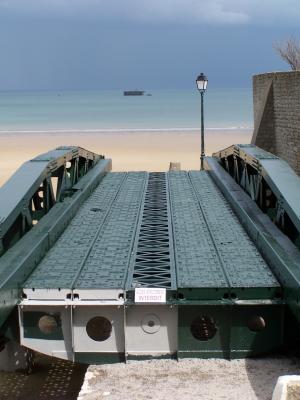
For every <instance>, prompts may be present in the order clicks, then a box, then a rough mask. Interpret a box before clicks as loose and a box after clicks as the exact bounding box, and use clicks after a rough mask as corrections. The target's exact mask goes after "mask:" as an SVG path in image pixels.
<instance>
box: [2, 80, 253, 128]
mask: <svg viewBox="0 0 300 400" xmlns="http://www.w3.org/2000/svg"><path fill="white" fill-rule="evenodd" d="M127 89H128V88H127ZM200 105H201V97H200V94H199V93H198V92H197V90H149V91H146V93H145V95H144V96H124V95H123V91H121V90H110V91H104V90H102V91H58V90H57V91H36V92H16V91H7V92H5V91H1V92H0V134H7V133H26V132H35V131H36V132H44V133H50V134H51V133H52V132H53V133H54V132H73V131H76V132H83V133H84V132H93V131H95V132H107V133H109V132H124V133H125V132H127V131H130V132H132V131H136V132H139V131H183V132H185V131H186V132H188V131H194V130H199V127H200V121H201V113H200ZM204 121H205V129H206V130H224V131H226V130H239V131H240V130H250V129H252V126H253V116H252V91H251V89H250V88H242V89H241V88H236V89H234V88H230V89H216V88H211V89H208V90H207V91H206V93H205V95H204Z"/></svg>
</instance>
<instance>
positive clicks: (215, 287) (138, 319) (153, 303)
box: [0, 145, 300, 363]
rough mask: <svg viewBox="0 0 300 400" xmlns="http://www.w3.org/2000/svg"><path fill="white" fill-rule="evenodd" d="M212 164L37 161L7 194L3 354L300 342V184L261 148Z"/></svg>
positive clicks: (151, 353) (231, 351) (147, 354)
mask: <svg viewBox="0 0 300 400" xmlns="http://www.w3.org/2000/svg"><path fill="white" fill-rule="evenodd" d="M204 164H205V170H202V171H169V172H150V173H148V172H110V171H111V160H107V159H105V158H104V157H103V156H99V155H96V154H93V153H91V152H88V151H86V150H83V149H81V148H77V147H60V148H58V149H56V150H54V151H51V152H49V153H46V154H43V155H41V156H38V157H37V158H35V159H33V160H31V161H28V162H27V163H25V164H24V165H23V166H22V167H21V168H20V169H19V170H18V171H17V172H16V173H15V174H14V175H13V176H12V178H11V179H10V180H8V181H7V183H6V184H5V185H4V186H3V187H2V188H1V189H0V252H1V253H0V254H1V257H0V326H1V327H2V342H1V343H2V349H5V346H6V345H7V341H8V340H9V339H10V340H14V341H19V342H20V344H21V345H22V346H25V348H28V349H31V350H34V351H38V352H41V353H45V354H48V355H52V356H55V357H59V358H63V359H68V360H73V361H79V362H86V363H104V362H114V361H126V360H127V359H136V358H152V357H155V358H158V357H174V358H178V359H180V358H184V357H199V358H208V357H216V358H227V359H231V358H243V357H248V356H252V355H258V354H264V353H267V352H270V351H272V350H274V349H277V348H279V347H281V346H282V345H285V344H287V343H290V344H293V343H296V340H297V337H299V333H300V328H299V322H300V306H299V299H300V251H299V248H300V178H299V177H298V176H297V175H296V174H295V173H294V172H293V171H292V170H291V168H290V167H289V166H288V165H287V163H286V162H284V161H283V160H281V159H279V158H278V157H275V156H273V155H272V154H270V153H267V152H265V151H263V150H261V149H259V148H257V147H255V146H253V145H235V146H232V147H230V148H228V149H226V150H223V151H220V152H218V153H216V154H214V155H213V157H206V158H205V163H204ZM16 332H17V333H16ZM18 332H19V335H18Z"/></svg>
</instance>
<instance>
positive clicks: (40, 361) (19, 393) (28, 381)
mask: <svg viewBox="0 0 300 400" xmlns="http://www.w3.org/2000/svg"><path fill="white" fill-rule="evenodd" d="M87 367H88V366H87V365H84V364H75V363H72V362H70V361H64V360H60V359H57V358H51V357H47V356H44V355H41V354H37V355H36V360H35V367H34V370H33V373H31V374H30V375H28V374H26V373H24V372H0V400H6V399H9V400H23V399H24V400H25V399H26V400H28V399H30V400H46V399H47V400H48V399H53V400H58V399H60V400H74V399H77V396H78V393H79V391H80V388H81V385H82V383H83V380H84V376H85V372H86V370H87Z"/></svg>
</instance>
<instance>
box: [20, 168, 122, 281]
mask: <svg viewBox="0 0 300 400" xmlns="http://www.w3.org/2000/svg"><path fill="white" fill-rule="evenodd" d="M125 176H126V174H125V173H110V174H108V175H107V176H106V177H105V178H104V179H103V181H102V182H101V184H100V185H99V186H98V187H97V188H96V190H95V191H94V192H93V193H92V195H91V196H90V197H89V198H88V200H86V202H85V203H84V204H83V206H82V207H81V208H80V210H79V211H78V213H77V214H76V216H75V217H74V218H73V220H72V221H71V223H70V225H69V226H68V228H67V229H66V230H65V232H64V233H63V234H62V236H61V237H60V239H59V241H57V242H56V244H55V245H54V246H53V247H52V249H51V250H50V251H49V252H48V253H47V255H46V256H45V258H44V259H43V260H42V262H41V263H40V264H39V266H38V267H37V268H36V270H35V271H34V272H33V274H32V275H31V276H30V278H29V279H28V280H27V282H26V283H25V285H24V287H25V288H68V289H71V288H72V282H73V280H74V277H75V276H76V274H77V272H78V270H79V269H80V268H81V266H82V263H83V262H84V260H85V258H86V256H87V253H88V252H89V250H90V245H91V242H92V240H93V239H94V237H95V235H96V234H97V231H98V230H99V226H101V225H102V224H103V222H104V221H105V216H106V214H107V212H108V211H109V209H110V207H111V205H112V202H113V200H114V198H115V197H116V195H117V193H118V191H119V189H120V187H121V185H122V182H123V180H124V179H125Z"/></svg>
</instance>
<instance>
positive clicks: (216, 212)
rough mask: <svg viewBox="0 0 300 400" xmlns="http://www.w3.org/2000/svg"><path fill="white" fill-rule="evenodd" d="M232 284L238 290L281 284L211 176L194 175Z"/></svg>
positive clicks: (207, 221)
mask: <svg viewBox="0 0 300 400" xmlns="http://www.w3.org/2000/svg"><path fill="white" fill-rule="evenodd" d="M189 175H190V179H191V183H192V185H193V188H194V190H195V192H196V195H197V198H198V201H199V203H200V206H201V209H202V212H203V214H204V215H205V219H206V223H207V225H208V226H209V230H210V233H211V236H212V238H213V240H214V243H215V246H216V249H217V251H218V254H219V257H220V258H221V260H222V265H223V268H224V271H225V273H226V276H227V279H228V282H229V284H230V286H231V287H234V288H260V287H261V288H268V287H270V288H276V287H278V286H279V284H278V281H277V280H276V278H275V277H274V275H273V273H272V272H271V271H270V269H269V267H268V266H267V264H266V262H265V261H264V259H263V258H262V256H261V255H260V253H259V252H258V250H257V249H256V247H255V245H254V243H253V242H252V240H251V239H250V238H249V236H248V235H247V233H246V231H245V230H244V228H243V227H242V225H241V224H240V223H239V221H238V218H237V217H236V215H235V214H234V212H233V211H232V209H231V207H230V205H229V204H228V203H227V202H226V200H225V198H224V197H223V195H222V194H221V192H220V191H219V189H218V188H217V187H216V185H215V184H214V182H213V181H212V179H211V178H210V177H209V175H208V173H207V172H196V171H193V172H190V174H189Z"/></svg>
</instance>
